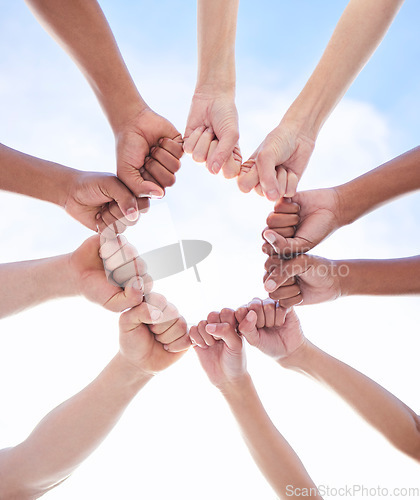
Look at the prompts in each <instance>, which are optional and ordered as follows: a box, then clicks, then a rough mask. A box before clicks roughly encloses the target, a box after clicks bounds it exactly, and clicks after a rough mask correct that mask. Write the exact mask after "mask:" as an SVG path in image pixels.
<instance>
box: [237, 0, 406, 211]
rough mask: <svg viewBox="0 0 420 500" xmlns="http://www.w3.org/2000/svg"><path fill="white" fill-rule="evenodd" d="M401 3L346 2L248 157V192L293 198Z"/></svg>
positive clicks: (245, 179)
mask: <svg viewBox="0 0 420 500" xmlns="http://www.w3.org/2000/svg"><path fill="white" fill-rule="evenodd" d="M402 3H403V0H384V1H381V2H377V1H376V0H367V1H365V0H351V1H350V2H349V3H348V5H347V7H346V9H345V11H344V13H343V14H342V16H341V18H340V20H339V22H338V24H337V26H336V28H335V30H334V33H333V35H332V37H331V39H330V41H329V43H328V45H327V47H326V49H325V52H324V54H323V55H322V57H321V59H320V61H319V63H318V65H317V67H316V68H315V70H314V72H313V73H312V75H311V77H310V78H309V80H308V82H307V83H306V85H305V87H304V88H303V90H302V92H301V93H300V94H299V96H298V97H297V98H296V99H295V101H294V102H293V103H292V105H291V106H290V108H289V109H288V111H287V112H286V114H285V115H284V117H283V118H282V120H281V122H280V124H279V125H278V126H277V127H276V128H275V129H274V130H273V131H272V132H270V133H269V134H268V136H267V137H266V138H265V139H264V141H263V142H262V144H261V145H260V146H259V147H258V148H257V150H256V151H255V153H254V154H253V155H252V156H251V158H250V160H249V163H248V162H246V164H245V165H247V164H248V166H250V167H252V168H251V170H250V172H248V173H244V174H243V175H241V176H240V177H239V180H238V182H239V185H240V187H241V189H242V190H244V191H246V192H248V191H250V190H251V189H253V188H254V187H256V186H258V184H260V186H261V188H262V192H263V193H264V194H265V195H266V196H267V198H268V199H269V200H271V201H276V200H277V199H278V198H280V197H281V196H283V195H286V196H288V197H290V196H293V195H294V194H295V192H296V187H297V183H298V181H299V179H300V178H301V176H302V174H303V172H304V170H305V169H306V166H307V164H308V162H309V159H310V157H311V154H312V151H313V149H314V147H315V141H316V139H317V137H318V134H319V132H320V130H321V128H322V126H323V124H324V123H325V121H326V120H327V118H328V116H329V115H330V114H331V112H332V111H333V109H334V108H335V106H336V105H337V104H338V102H339V101H340V100H341V98H342V97H343V95H344V94H345V92H346V91H347V89H348V87H349V86H350V85H351V83H352V82H353V80H354V79H355V78H356V76H357V75H358V73H359V72H360V71H361V69H362V68H363V66H364V65H365V64H366V62H367V61H368V59H369V58H370V56H371V55H372V53H373V52H374V51H375V49H376V48H377V46H378V45H379V43H380V42H381V40H382V38H383V37H384V35H385V33H386V31H387V30H388V28H389V26H390V24H391V23H392V21H393V19H394V17H395V15H396V14H397V12H398V10H399V8H400V7H401V5H402Z"/></svg>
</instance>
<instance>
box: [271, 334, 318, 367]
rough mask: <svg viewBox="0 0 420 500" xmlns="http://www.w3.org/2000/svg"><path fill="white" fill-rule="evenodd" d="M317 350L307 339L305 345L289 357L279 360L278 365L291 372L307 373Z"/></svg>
mask: <svg viewBox="0 0 420 500" xmlns="http://www.w3.org/2000/svg"><path fill="white" fill-rule="evenodd" d="M315 349H316V348H315V346H314V345H313V344H312V343H311V342H309V340H307V339H305V341H304V342H303V344H302V345H301V346H299V347H298V348H297V349H296V350H295V351H293V352H292V353H291V354H289V356H287V357H284V358H279V359H277V363H278V364H279V365H280V366H282V367H283V368H287V369H289V370H295V371H305V367H307V366H308V365H309V363H310V360H311V357H312V356H313V353H314V351H315Z"/></svg>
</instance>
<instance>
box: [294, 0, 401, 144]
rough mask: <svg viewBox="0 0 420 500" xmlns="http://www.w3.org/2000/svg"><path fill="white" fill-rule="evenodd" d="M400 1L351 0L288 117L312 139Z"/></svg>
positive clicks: (384, 28) (387, 24) (359, 67)
mask: <svg viewBox="0 0 420 500" xmlns="http://www.w3.org/2000/svg"><path fill="white" fill-rule="evenodd" d="M402 3H403V0H381V1H379V2H378V1H377V0H351V1H350V2H349V4H348V5H347V7H346V9H345V11H344V13H343V15H342V16H341V18H340V20H339V22H338V24H337V26H336V28H335V30H334V33H333V35H332V37H331V39H330V41H329V43H328V45H327V47H326V49H325V52H324V54H323V55H322V58H321V60H320V61H319V63H318V65H317V67H316V68H315V70H314V72H313V74H312V75H311V77H310V78H309V80H308V82H307V84H306V85H305V87H304V89H303V90H302V92H301V93H300V95H299V96H298V98H297V99H296V100H295V102H294V103H293V104H292V106H291V108H290V109H289V111H288V112H287V116H288V118H290V119H292V120H294V121H296V122H297V123H298V124H300V125H301V126H302V128H304V129H305V133H306V135H308V136H309V137H311V138H312V139H315V138H316V137H317V135H318V133H319V131H320V129H321V127H322V125H323V124H324V122H325V120H326V119H327V118H328V116H329V115H330V113H331V112H332V110H333V109H334V107H335V106H336V105H337V103H338V102H339V101H340V99H341V98H342V97H343V95H344V94H345V92H346V90H347V89H348V87H349V86H350V85H351V83H352V82H353V80H354V79H355V78H356V76H357V75H358V73H359V72H360V71H361V69H362V68H363V66H364V65H365V64H366V62H367V61H368V59H369V58H370V56H371V55H372V53H373V52H374V51H375V49H376V48H377V46H378V45H379V43H380V42H381V40H382V38H383V37H384V35H385V33H386V31H387V30H388V28H389V26H390V24H391V23H392V21H393V19H394V17H395V15H396V14H397V12H398V10H399V8H400V7H401V5H402Z"/></svg>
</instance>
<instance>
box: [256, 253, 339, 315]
mask: <svg viewBox="0 0 420 500" xmlns="http://www.w3.org/2000/svg"><path fill="white" fill-rule="evenodd" d="M265 269H266V271H267V272H266V274H265V276H264V286H265V289H266V290H267V292H269V296H270V297H271V298H272V299H274V300H278V301H279V302H280V304H281V305H284V303H285V302H286V303H287V302H288V301H290V300H291V299H292V298H296V299H297V300H298V302H297V303H299V304H302V305H307V304H318V303H320V302H325V301H328V300H335V299H337V298H338V297H340V296H341V283H340V277H341V276H343V277H344V276H346V275H347V274H348V268H347V266H345V265H344V264H340V265H338V264H337V263H336V262H334V261H333V260H328V259H323V258H322V257H316V256H314V255H307V254H302V255H298V256H297V257H295V258H294V259H291V260H283V259H280V258H279V257H278V256H274V257H270V258H269V259H267V261H266V263H265ZM293 278H294V279H295V280H296V283H295V284H290V282H289V281H288V280H290V279H293ZM299 291H300V293H299Z"/></svg>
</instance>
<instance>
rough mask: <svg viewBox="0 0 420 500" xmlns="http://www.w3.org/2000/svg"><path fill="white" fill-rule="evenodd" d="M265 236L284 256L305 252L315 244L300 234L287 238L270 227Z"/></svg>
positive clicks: (275, 249) (277, 251)
mask: <svg viewBox="0 0 420 500" xmlns="http://www.w3.org/2000/svg"><path fill="white" fill-rule="evenodd" d="M263 236H264V239H265V240H266V241H267V242H268V243H270V245H271V246H272V247H273V249H274V251H275V252H276V254H278V255H280V256H282V257H290V256H291V255H295V254H300V253H305V252H307V251H308V250H310V249H311V248H312V247H313V246H314V245H313V244H312V242H311V241H309V240H307V239H305V238H302V237H300V236H294V237H292V238H285V237H284V236H282V235H281V234H278V233H277V232H276V231H273V230H270V229H269V230H267V231H264V234H263Z"/></svg>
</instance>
